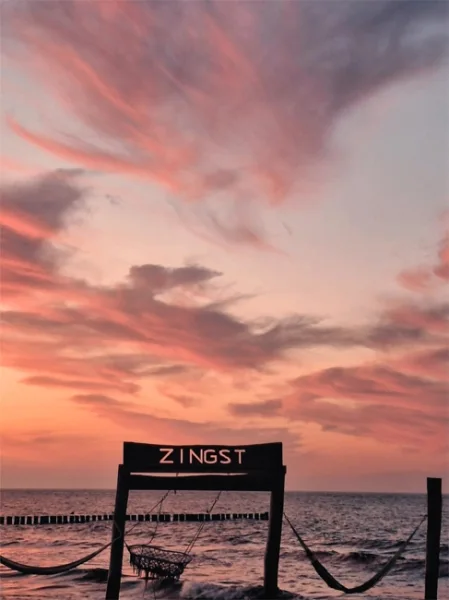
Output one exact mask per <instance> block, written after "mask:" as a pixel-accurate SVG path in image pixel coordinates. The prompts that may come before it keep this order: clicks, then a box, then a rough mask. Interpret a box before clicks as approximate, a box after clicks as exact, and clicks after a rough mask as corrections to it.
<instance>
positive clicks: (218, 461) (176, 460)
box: [123, 442, 282, 489]
mask: <svg viewBox="0 0 449 600" xmlns="http://www.w3.org/2000/svg"><path fill="white" fill-rule="evenodd" d="M123 464H124V465H125V466H126V467H127V468H128V469H129V471H130V472H131V473H242V472H247V471H260V469H261V468H262V467H263V468H264V469H265V470H276V469H280V468H282V443H281V442H274V443H270V444H254V445H251V446H245V445H243V446H217V445H212V446H198V445H194V446H170V445H168V446H166V445H156V444H141V443H136V442H124V444H123ZM176 489H180V488H176ZM193 489H196V488H193Z"/></svg>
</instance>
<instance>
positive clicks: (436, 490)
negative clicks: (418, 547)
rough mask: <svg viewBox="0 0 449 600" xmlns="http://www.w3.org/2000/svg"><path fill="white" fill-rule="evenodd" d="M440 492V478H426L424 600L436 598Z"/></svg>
mask: <svg viewBox="0 0 449 600" xmlns="http://www.w3.org/2000/svg"><path fill="white" fill-rule="evenodd" d="M441 513H442V494H441V479H440V478H436V477H428V478H427V547H426V580H425V582H426V583H425V595H424V598H425V600H437V598H438V574H439V570H440V538H441Z"/></svg>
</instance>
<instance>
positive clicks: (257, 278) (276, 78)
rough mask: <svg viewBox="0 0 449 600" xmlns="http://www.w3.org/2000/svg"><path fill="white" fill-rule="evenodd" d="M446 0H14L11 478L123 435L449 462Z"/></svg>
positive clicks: (112, 443)
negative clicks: (277, 443) (273, 444)
mask: <svg viewBox="0 0 449 600" xmlns="http://www.w3.org/2000/svg"><path fill="white" fill-rule="evenodd" d="M448 7H449V3H447V2H445V1H443V2H433V1H429V0H422V1H408V0H405V1H404V0H399V1H397V2H396V1H393V2H392V1H384V0H375V1H368V0H367V1H352V2H346V1H344V0H321V1H319V2H318V1H314V2H302V1H294V2H293V1H289V2H284V1H282V0H277V1H267V2H238V1H235V2H234V1H233V2H224V1H221V2H202V1H200V0H192V1H189V2H187V1H186V2H179V3H178V2H174V1H171V2H146V1H138V2H137V1H132V0H129V1H115V0H105V1H101V2H100V1H98V2H97V1H92V2H87V1H78V0H76V1H72V0H63V1H62V0H61V1H57V0H55V1H52V2H47V1H46V0H40V1H37V0H34V1H32V2H30V3H27V2H2V5H1V12H2V15H1V17H2V18H1V50H2V53H1V55H2V75H1V77H2V79H1V91H2V104H1V108H2V121H1V126H2V130H1V164H2V170H1V172H2V178H1V187H2V190H1V195H2V203H1V210H0V221H1V226H2V237H1V242H2V244H1V255H0V259H1V308H2V330H1V344H2V345H1V363H2V372H1V380H0V392H1V402H2V417H1V420H0V428H1V436H2V437H1V455H2V456H1V461H2V463H1V485H2V486H3V487H5V488H8V487H47V488H51V487H56V488H89V487H95V488H112V487H114V486H115V481H116V470H117V464H118V463H119V462H120V459H121V452H122V442H123V441H124V440H129V441H136V442H148V443H163V444H183V443H186V444H188V443H205V444H210V443H216V444H221V443H223V444H230V445H233V444H236V445H240V444H248V443H258V442H262V441H267V442H268V441H282V442H283V443H284V462H285V464H286V465H287V470H288V471H287V488H288V489H296V490H342V491H346V490H347V491H349V490H358V491H404V492H424V491H425V478H426V477H427V476H444V474H445V473H446V475H447V473H448V455H449V434H448V431H449V430H448V427H449V402H448V399H449V386H448V384H449V369H448V364H449V346H448V340H449V301H448V293H447V292H448V289H447V288H448V282H449V210H448V209H449V202H448V201H449V194H448V192H449V189H448V188H449V180H448V175H447V173H448V165H449V162H448V157H449V111H448V106H449V85H448V81H449V67H448V60H447V58H448V37H449V17H448ZM448 482H449V478H448V477H446V480H445V489H446V491H448V492H449V484H448Z"/></svg>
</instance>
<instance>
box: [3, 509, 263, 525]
mask: <svg viewBox="0 0 449 600" xmlns="http://www.w3.org/2000/svg"><path fill="white" fill-rule="evenodd" d="M112 518H113V515H110V514H103V515H73V514H72V515H34V516H24V515H16V516H0V525H67V524H69V523H70V524H73V523H91V522H97V521H112ZM125 519H126V520H127V521H134V522H136V521H140V522H143V521H153V522H157V521H159V522H160V523H174V522H184V521H229V520H240V519H248V520H253V519H256V520H262V521H268V513H267V512H265V513H214V514H210V513H173V514H169V513H161V514H149V513H145V514H142V513H140V514H132V515H126V517H125Z"/></svg>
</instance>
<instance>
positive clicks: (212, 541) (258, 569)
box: [0, 490, 449, 600]
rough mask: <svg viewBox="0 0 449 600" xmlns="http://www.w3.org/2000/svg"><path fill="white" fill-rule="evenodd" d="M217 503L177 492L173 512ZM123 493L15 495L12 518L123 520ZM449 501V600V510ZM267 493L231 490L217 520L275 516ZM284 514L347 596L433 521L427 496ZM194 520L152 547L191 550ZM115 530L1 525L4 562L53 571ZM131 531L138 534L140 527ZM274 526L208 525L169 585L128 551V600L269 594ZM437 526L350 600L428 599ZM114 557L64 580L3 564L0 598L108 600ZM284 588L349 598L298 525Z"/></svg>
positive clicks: (443, 552) (289, 504)
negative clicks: (266, 571)
mask: <svg viewBox="0 0 449 600" xmlns="http://www.w3.org/2000/svg"><path fill="white" fill-rule="evenodd" d="M214 497H215V496H214V494H213V493H209V492H207V493H206V492H201V493H200V492H177V493H176V494H171V495H169V496H168V497H167V499H166V500H165V502H164V506H163V512H167V513H182V512H186V513H194V512H206V511H207V510H208V509H209V508H210V506H211V504H212V502H213V500H214ZM114 498H115V491H113V490H111V491H107V490H39V491H36V490H28V491H25V490H4V491H3V492H2V493H1V505H0V513H1V514H2V515H5V516H6V515H46V514H48V515H54V514H60V515H64V514H67V515H69V514H70V513H75V514H104V513H110V512H112V511H113V507H114ZM159 498H160V493H159V492H157V493H156V492H131V493H130V499H129V505H128V513H129V514H133V513H136V514H138V513H147V512H148V511H149V510H150V508H151V507H152V506H153V505H154V504H155V503H156V502H157V501H158V499H159ZM448 500H449V498H448V497H445V498H444V501H443V526H442V537H441V548H440V578H439V592H438V599H439V600H444V599H446V600H449V577H448V575H449V545H448V542H449V510H448V505H449V503H448ZM268 510H269V495H268V494H266V493H254V492H253V493H245V494H242V493H234V492H224V493H223V494H222V495H221V497H220V499H219V501H218V503H217V505H216V506H215V508H214V511H213V512H223V513H229V512H231V513H232V512H237V513H240V512H241V513H245V512H265V511H268ZM285 512H286V514H287V515H288V516H289V518H290V520H291V521H292V523H293V524H294V526H295V527H296V529H297V530H298V532H299V533H300V535H301V536H302V537H303V538H304V540H305V541H306V543H307V544H308V545H309V547H310V548H311V549H312V550H313V552H314V553H316V555H317V557H318V558H319V560H320V561H321V562H322V563H323V564H324V566H325V567H326V568H327V569H328V570H329V571H330V572H331V573H332V574H333V575H334V577H336V578H337V579H338V580H339V581H341V582H342V583H343V584H344V585H346V586H347V587H353V586H356V585H358V584H360V583H363V582H364V581H366V580H367V579H369V578H370V577H371V576H372V575H373V574H374V573H376V572H377V571H378V570H379V569H380V568H381V567H382V565H383V564H385V562H386V561H387V560H388V559H389V557H390V556H391V555H392V554H394V552H395V551H396V549H397V548H398V545H399V544H400V543H401V542H402V541H403V540H405V539H406V538H407V537H408V536H409V534H410V533H411V531H412V530H413V529H414V528H415V526H416V525H417V524H418V523H419V521H420V520H421V518H422V516H423V515H425V514H426V496H425V495H413V494H410V495H401V494H374V493H373V494H366V493H360V494H355V493H304V492H286V497H285ZM155 526H156V524H155V523H151V522H142V523H137V524H136V523H133V522H128V523H127V531H128V534H127V542H128V544H139V543H142V544H145V543H148V542H149V541H150V539H151V536H152V533H153V530H154V527H155ZM198 526H199V524H198V523H195V522H187V523H186V522H174V523H173V522H171V523H159V524H158V528H157V531H156V536H155V538H154V539H153V542H152V543H153V544H154V545H158V546H161V547H164V548H167V549H171V550H184V549H185V547H186V546H187V544H188V543H189V541H191V540H192V539H193V537H194V535H195V534H196V532H197V531H198ZM111 527H112V522H110V521H105V522H93V523H92V522H91V523H84V524H81V523H80V524H71V525H70V524H67V525H62V524H61V525H28V526H27V525H21V526H17V525H8V526H1V527H0V536H1V539H0V546H1V554H2V555H4V556H6V557H7V558H11V559H14V560H17V561H19V562H21V563H24V564H30V565H39V566H51V565H58V564H62V563H67V562H70V561H72V560H76V559H78V558H81V557H82V556H84V555H87V554H88V553H90V552H92V551H93V550H95V549H96V548H99V547H101V546H102V545H104V544H106V543H107V542H108V541H110V539H111ZM131 527H133V529H132V530H131ZM267 532H268V522H267V521H257V520H235V521H232V520H230V521H211V522H207V523H206V524H205V526H204V529H203V530H202V533H201V535H200V537H199V538H198V541H197V543H196V544H195V546H194V549H193V560H192V562H191V563H190V564H189V565H188V567H187V569H186V570H185V572H184V574H183V576H182V578H181V580H180V581H179V582H178V583H174V584H163V585H162V584H160V583H157V582H156V583H155V582H148V583H147V584H146V583H145V582H144V581H143V580H142V579H140V578H139V577H138V576H137V575H136V574H135V573H134V572H133V570H132V567H131V566H130V564H129V555H128V554H127V550H126V548H125V555H124V561H123V577H122V585H121V593H120V598H121V599H129V600H131V599H134V600H137V599H147V600H155V599H156V598H160V599H166V598H176V599H186V600H187V599H191V600H196V599H206V598H208V599H216V600H240V599H253V598H257V597H260V592H261V585H262V583H263V563H264V552H265V545H266V540H267ZM425 540H426V523H423V525H422V526H421V528H420V530H419V531H418V532H417V534H416V536H415V538H414V539H413V540H412V542H411V543H410V546H409V547H408V549H407V551H406V552H405V554H404V555H403V556H402V558H401V559H400V560H399V561H398V563H397V565H396V566H395V568H394V569H393V570H392V571H391V572H390V573H389V574H388V575H387V576H386V577H385V578H384V579H383V580H382V581H381V582H380V583H379V584H378V585H376V586H375V587H374V588H373V589H371V590H370V591H368V592H365V593H364V594H354V595H351V596H349V597H351V598H353V599H354V600H360V599H361V598H362V597H363V598H364V599H369V600H418V599H419V600H422V599H423V598H424V574H425ZM108 564H109V549H107V550H105V551H104V552H103V553H102V554H100V555H99V556H97V557H96V558H95V559H93V560H92V561H91V562H89V563H86V564H84V565H82V566H80V567H78V568H76V569H75V570H73V571H71V572H69V573H66V574H62V575H53V576H37V575H19V574H16V573H14V572H12V571H10V570H8V569H6V568H5V567H3V566H2V567H0V590H1V591H0V597H1V598H2V599H3V598H4V599H5V600H6V599H8V600H10V599H11V600H12V599H14V600H19V599H20V600H28V599H29V600H44V599H45V600H86V599H87V600H90V599H91V600H103V599H104V598H105V591H106V580H107V568H108ZM279 587H280V588H281V590H282V591H283V592H285V594H284V595H285V597H286V598H287V597H290V598H295V599H298V600H299V599H304V600H312V599H315V600H317V599H320V600H325V599H330V598H339V597H343V596H345V594H343V593H342V592H338V591H334V590H332V589H330V588H328V587H327V585H326V584H325V583H324V582H323V581H322V580H321V579H320V577H319V576H318V575H317V573H316V572H315V571H314V569H313V567H312V565H311V564H310V562H309V560H308V559H307V557H306V555H305V553H304V551H303V549H302V548H301V546H300V545H299V543H298V541H297V539H296V538H295V536H294V534H293V533H292V530H291V529H290V527H289V526H288V525H287V524H286V522H285V521H284V525H283V532H282V544H281V556H280V566H279Z"/></svg>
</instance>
